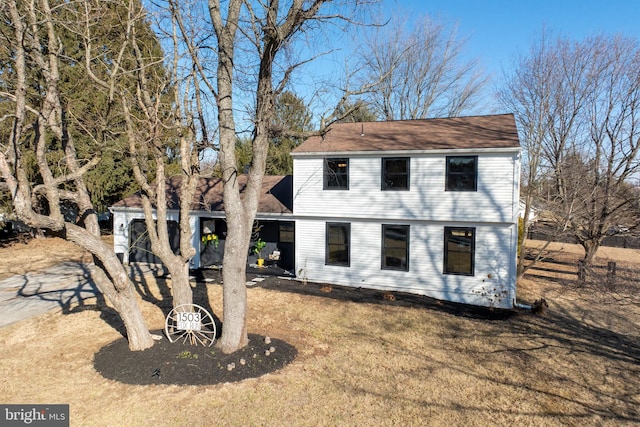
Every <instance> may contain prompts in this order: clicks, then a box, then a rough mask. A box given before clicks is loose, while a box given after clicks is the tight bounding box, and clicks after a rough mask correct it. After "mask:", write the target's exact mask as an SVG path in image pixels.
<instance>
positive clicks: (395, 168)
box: [381, 157, 409, 190]
mask: <svg viewBox="0 0 640 427" xmlns="http://www.w3.org/2000/svg"><path fill="white" fill-rule="evenodd" d="M381 188H382V190H408V189H409V158H408V157H384V158H383V159H382V187H381Z"/></svg>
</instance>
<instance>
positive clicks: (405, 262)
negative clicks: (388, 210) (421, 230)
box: [382, 224, 409, 271]
mask: <svg viewBox="0 0 640 427" xmlns="http://www.w3.org/2000/svg"><path fill="white" fill-rule="evenodd" d="M382 269H384V270H403V271H409V226H408V225H390V224H382Z"/></svg>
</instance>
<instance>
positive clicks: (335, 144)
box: [292, 114, 520, 154]
mask: <svg viewBox="0 0 640 427" xmlns="http://www.w3.org/2000/svg"><path fill="white" fill-rule="evenodd" d="M519 147H520V142H519V140H518V131H517V129H516V122H515V119H514V116H513V114H499V115H493V116H473V117H453V118H445V119H424V120H395V121H386V122H364V123H336V124H333V125H332V126H331V127H330V128H329V131H328V132H327V133H326V134H325V135H324V136H313V137H311V138H309V139H307V140H306V141H305V142H304V143H302V144H300V146H298V147H297V148H296V149H295V150H293V152H292V153H293V154H302V153H331V152H352V151H399V150H447V149H465V148H466V149H475V148H519Z"/></svg>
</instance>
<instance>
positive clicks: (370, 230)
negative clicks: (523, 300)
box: [296, 220, 517, 308]
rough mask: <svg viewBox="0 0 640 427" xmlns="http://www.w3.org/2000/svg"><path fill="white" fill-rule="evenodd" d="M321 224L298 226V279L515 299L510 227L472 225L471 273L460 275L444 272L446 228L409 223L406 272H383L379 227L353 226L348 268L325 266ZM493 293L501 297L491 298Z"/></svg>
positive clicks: (469, 299) (505, 301)
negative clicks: (473, 256)
mask: <svg viewBox="0 0 640 427" xmlns="http://www.w3.org/2000/svg"><path fill="white" fill-rule="evenodd" d="M325 224H326V223H325V222H324V221H321V220H298V221H297V222H296V274H297V276H298V278H300V279H303V280H309V281H312V282H318V283H332V284H336V285H343V286H355V287H364V288H373V289H380V290H388V291H401V292H410V293H415V294H420V295H426V296H431V297H433V298H438V299H442V300H449V301H454V302H461V303H467V304H476V305H484V306H495V307H506V308H509V307H511V306H512V302H513V299H514V298H515V284H514V280H513V277H515V276H514V275H515V253H514V252H513V250H512V248H513V247H514V246H513V239H514V236H515V235H517V232H516V229H515V226H514V225H495V226H494V225H485V226H476V251H475V269H474V275H473V276H463V275H448V274H444V273H443V263H444V252H443V235H444V234H443V233H444V227H445V224H433V223H422V224H420V223H412V224H411V226H410V241H411V250H410V252H409V257H410V258H409V271H400V270H384V269H382V268H381V265H380V257H381V242H382V236H381V233H382V227H381V223H378V222H374V221H352V222H351V247H350V249H351V259H350V261H351V263H350V266H349V267H343V266H339V267H338V266H329V265H325V257H324V250H323V247H322V245H321V244H318V242H323V241H324V238H325V236H324V233H325V228H326V226H325ZM451 225H453V226H458V224H451ZM494 289H495V290H494ZM495 294H499V295H500V297H499V298H496V297H492V295H495ZM489 298H492V299H493V301H490V300H489ZM498 299H499V301H498Z"/></svg>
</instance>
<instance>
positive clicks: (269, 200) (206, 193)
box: [113, 175, 293, 213]
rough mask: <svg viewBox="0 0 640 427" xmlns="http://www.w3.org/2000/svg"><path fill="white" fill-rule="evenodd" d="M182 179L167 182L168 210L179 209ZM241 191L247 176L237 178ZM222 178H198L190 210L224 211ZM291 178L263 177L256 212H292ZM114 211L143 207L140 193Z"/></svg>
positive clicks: (124, 200) (125, 200)
mask: <svg viewBox="0 0 640 427" xmlns="http://www.w3.org/2000/svg"><path fill="white" fill-rule="evenodd" d="M181 179H182V178H181V177H172V178H169V179H167V183H166V187H165V188H166V191H167V208H169V209H179V208H180V204H179V197H180V182H181ZM238 180H239V182H240V192H241V193H242V192H243V191H244V187H245V186H246V184H247V177H246V175H240V176H239V177H238ZM222 184H223V183H222V179H220V178H200V181H199V182H198V187H197V188H196V193H195V195H194V197H193V201H192V203H191V209H192V210H204V211H210V212H223V211H224V202H223V191H222ZM292 195H293V179H292V177H291V176H265V177H264V178H263V179H262V192H261V194H260V201H259V204H258V213H291V212H292V208H293V206H292V200H293V197H292ZM113 207H115V208H125V207H130V208H142V198H141V197H140V193H136V194H134V195H133V196H129V197H127V198H125V199H123V200H120V201H119V202H117V203H115V204H114V205H113Z"/></svg>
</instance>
